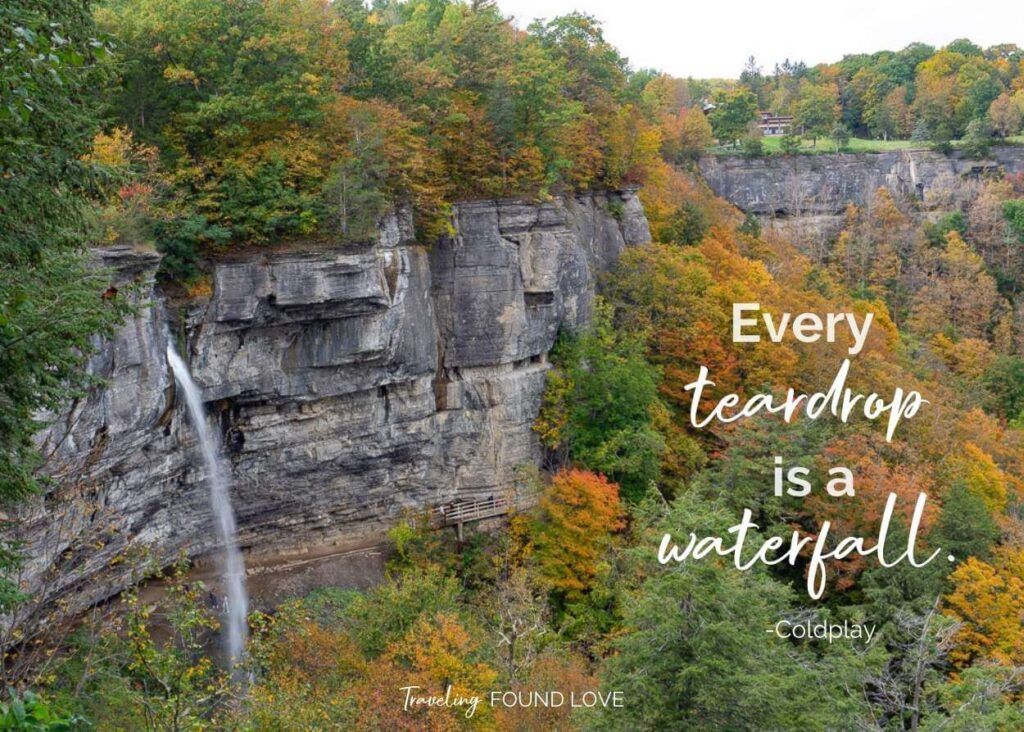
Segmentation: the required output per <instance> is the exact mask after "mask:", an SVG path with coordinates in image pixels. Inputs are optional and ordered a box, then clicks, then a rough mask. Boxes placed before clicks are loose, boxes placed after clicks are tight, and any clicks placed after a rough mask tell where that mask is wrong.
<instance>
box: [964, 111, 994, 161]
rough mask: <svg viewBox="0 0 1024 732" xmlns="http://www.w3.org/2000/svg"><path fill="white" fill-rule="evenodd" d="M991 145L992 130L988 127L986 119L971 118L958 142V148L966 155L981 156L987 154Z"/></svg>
mask: <svg viewBox="0 0 1024 732" xmlns="http://www.w3.org/2000/svg"><path fill="white" fill-rule="evenodd" d="M991 147H992V130H991V128H990V127H989V123H988V120H985V119H974V120H971V122H970V124H968V125H967V132H966V134H965V135H964V139H963V141H962V142H961V143H960V149H961V150H963V151H964V154H965V155H967V156H968V157H972V158H983V157H985V156H986V155H988V152H989V149H990V148H991Z"/></svg>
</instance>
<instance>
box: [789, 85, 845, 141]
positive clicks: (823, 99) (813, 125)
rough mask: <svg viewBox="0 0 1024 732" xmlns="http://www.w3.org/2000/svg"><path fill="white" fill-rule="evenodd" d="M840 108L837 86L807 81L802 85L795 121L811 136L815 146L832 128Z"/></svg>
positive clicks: (804, 132)
mask: <svg viewBox="0 0 1024 732" xmlns="http://www.w3.org/2000/svg"><path fill="white" fill-rule="evenodd" d="M838 109H839V105H838V101H837V98H836V90H835V87H825V86H818V85H816V84H811V83H805V84H802V85H801V87H800V97H799V98H798V100H797V104H796V115H795V116H794V119H793V123H794V124H795V125H796V126H797V127H799V128H800V129H801V130H802V132H803V134H805V135H809V136H810V138H811V145H812V146H815V145H817V142H818V138H819V137H821V136H823V135H827V134H828V132H829V130H830V129H832V125H833V124H835V121H836V116H837V114H838Z"/></svg>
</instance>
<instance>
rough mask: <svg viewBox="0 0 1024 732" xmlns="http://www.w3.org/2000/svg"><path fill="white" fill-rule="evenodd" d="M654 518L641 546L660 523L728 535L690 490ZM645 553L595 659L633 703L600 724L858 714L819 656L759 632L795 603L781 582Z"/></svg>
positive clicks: (723, 518)
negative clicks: (610, 638)
mask: <svg viewBox="0 0 1024 732" xmlns="http://www.w3.org/2000/svg"><path fill="white" fill-rule="evenodd" d="M658 518H659V519H660V520H657V522H656V523H655V525H654V526H651V527H648V529H647V531H645V534H644V536H645V538H644V540H643V542H641V546H645V543H646V544H654V545H656V544H657V541H658V539H659V538H660V534H661V533H662V532H672V533H673V535H674V536H675V537H676V538H677V539H681V538H683V537H686V536H687V535H688V534H689V532H691V531H692V532H694V533H696V534H697V535H698V536H712V535H714V536H726V535H727V533H726V532H727V528H728V527H729V526H730V525H731V524H732V523H734V520H733V518H732V517H731V516H730V515H729V514H727V513H726V512H724V511H722V510H721V509H719V508H717V507H715V506H714V505H713V504H708V503H706V502H704V501H702V500H700V499H698V497H697V496H695V495H693V494H691V493H686V494H684V495H683V496H681V497H679V498H677V499H676V500H675V502H674V503H673V504H672V506H671V508H670V509H669V511H668V513H667V515H664V516H660V517H658ZM650 555H651V552H650V551H649V550H644V557H643V558H642V559H641V558H638V559H636V560H635V561H636V562H638V564H639V566H638V567H637V568H636V569H635V570H634V571H637V572H639V573H640V574H641V575H642V576H644V577H645V579H644V582H643V584H642V585H641V586H640V587H639V588H638V589H637V591H636V592H635V593H633V596H632V598H631V600H630V602H628V603H627V604H626V618H625V623H626V628H625V630H626V632H624V633H622V634H621V635H620V636H619V637H618V638H617V639H616V642H615V648H616V651H617V653H616V654H614V655H613V656H611V657H610V658H609V659H608V660H607V661H606V662H605V664H604V665H603V667H602V669H601V677H602V686H603V687H604V688H606V689H615V690H621V691H623V692H624V695H625V696H626V698H629V699H633V700H634V701H633V704H635V706H634V707H633V710H634V712H633V713H632V714H631V715H629V716H628V717H626V716H624V715H621V714H619V715H617V714H615V710H611V709H609V710H607V713H606V714H604V715H602V716H601V717H600V718H599V720H598V721H597V723H596V725H595V726H596V727H597V728H598V729H607V730H635V729H687V730H690V729H692V730H715V729H793V728H807V729H820V728H824V727H827V726H828V724H829V721H828V720H830V719H831V720H834V719H835V718H836V716H837V715H841V716H842V718H843V719H844V720H846V721H850V720H851V719H852V718H854V717H855V716H857V715H858V713H859V711H860V709H859V707H860V704H861V702H859V701H857V700H856V699H855V698H844V694H843V692H841V691H840V690H839V687H840V686H841V683H842V682H841V681H840V680H839V679H838V678H836V677H833V676H832V675H831V674H828V673H826V672H825V664H822V665H820V666H819V665H817V662H816V661H815V660H814V659H813V657H812V655H811V654H810V653H806V652H805V651H804V650H803V649H802V648H801V647H799V646H796V645H794V644H791V643H779V641H780V639H779V638H777V637H776V636H775V635H773V634H771V633H766V632H765V631H766V630H767V629H770V628H772V627H773V626H774V625H775V624H776V623H778V622H779V621H780V620H782V619H785V618H787V617H789V614H790V612H791V610H790V606H789V589H788V588H787V587H785V586H784V585H783V584H782V583H779V582H775V581H773V580H772V579H770V578H769V577H768V576H767V574H765V573H764V572H763V571H760V570H756V569H755V570H753V571H749V572H737V571H736V570H735V568H734V567H732V566H731V564H726V563H722V562H716V561H710V560H705V561H686V562H682V563H680V564H678V565H676V564H673V565H672V566H671V567H667V568H662V567H658V566H656V565H655V566H650V565H653V564H654V563H653V561H652V560H651V559H650Z"/></svg>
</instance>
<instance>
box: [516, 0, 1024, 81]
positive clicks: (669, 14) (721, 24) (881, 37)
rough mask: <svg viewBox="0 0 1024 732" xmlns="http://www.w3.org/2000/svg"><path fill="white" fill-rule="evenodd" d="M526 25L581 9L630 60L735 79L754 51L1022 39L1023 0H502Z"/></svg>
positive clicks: (822, 51)
mask: <svg viewBox="0 0 1024 732" xmlns="http://www.w3.org/2000/svg"><path fill="white" fill-rule="evenodd" d="M498 6H499V7H500V8H501V10H502V12H503V13H504V14H505V15H506V16H509V15H511V16H513V17H514V18H515V20H516V25H518V26H520V27H525V26H526V25H528V24H529V23H530V21H532V20H533V19H534V18H551V17H554V16H557V15H564V14H566V13H569V12H572V11H574V10H579V11H581V12H585V13H588V14H590V15H593V16H596V17H597V18H598V19H599V20H601V21H603V25H604V32H605V38H606V39H607V40H608V41H609V42H611V43H612V44H614V45H615V46H616V47H617V48H618V49H619V51H620V53H622V54H623V55H624V56H627V57H628V58H629V61H630V63H631V65H632V66H633V68H635V69H639V68H647V67H653V68H657V69H661V70H663V71H666V72H668V73H670V74H672V75H673V76H680V77H687V76H693V77H695V78H736V77H737V76H739V73H740V71H741V70H742V68H743V64H744V62H745V61H746V59H747V57H748V56H750V55H751V54H753V55H754V56H755V57H757V60H758V63H759V64H760V65H761V66H763V67H764V69H765V71H766V72H767V71H771V69H772V68H773V67H774V65H775V63H776V62H781V61H782V60H784V59H785V58H787V57H788V58H789V59H791V60H794V61H804V62H806V63H807V65H808V66H813V65H814V64H816V63H820V62H829V61H838V60H839V59H840V58H842V56H843V55H844V54H848V53H862V52H869V53H870V52H874V51H880V50H893V51H895V50H899V49H900V48H903V47H904V46H906V45H908V44H909V43H912V42H914V41H922V42H924V43H929V44H931V45H933V46H943V45H945V44H947V43H949V42H950V41H952V40H954V39H956V38H970V39H971V40H972V41H974V42H975V43H977V44H978V45H980V46H982V47H985V46H991V45H994V44H997V43H1016V44H1018V45H1020V46H1022V47H1024V2H1021V1H1020V0H839V2H837V1H836V0H774V1H773V0H765V1H764V2H755V1H753V0H697V1H696V2H692V1H691V0H677V1H676V2H671V1H668V2H666V1H665V0H662V1H661V2H658V1H657V0H498Z"/></svg>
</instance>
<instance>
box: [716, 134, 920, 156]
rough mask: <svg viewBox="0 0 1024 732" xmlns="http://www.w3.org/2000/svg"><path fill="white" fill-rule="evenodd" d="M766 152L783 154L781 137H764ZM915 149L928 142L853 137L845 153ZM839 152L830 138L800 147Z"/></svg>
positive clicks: (721, 151)
mask: <svg viewBox="0 0 1024 732" xmlns="http://www.w3.org/2000/svg"><path fill="white" fill-rule="evenodd" d="M761 141H762V142H763V143H764V151H765V152H766V153H768V154H769V155H775V154H780V153H781V152H782V138H781V137H764V138H762V140H761ZM915 148H919V149H927V148H928V143H926V142H911V141H910V140H869V139H865V138H862V137H851V138H850V142H849V143H848V144H847V146H846V150H845V151H844V152H888V151H889V150H912V149H915ZM708 152H709V153H711V154H712V155H738V154H740V153H741V152H742V148H733V147H722V146H720V145H716V146H714V147H709V148H708ZM834 152H837V148H836V144H835V143H834V142H833V141H832V140H831V138H828V137H819V138H818V144H817V145H813V146H812V145H811V141H810V140H803V141H802V142H801V145H800V153H801V154H811V155H815V154H817V155H820V154H822V153H834Z"/></svg>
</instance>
